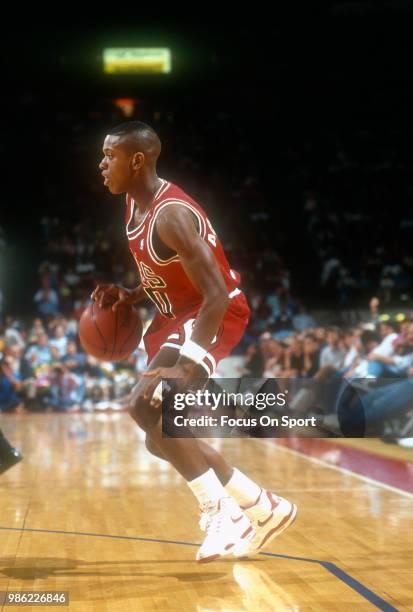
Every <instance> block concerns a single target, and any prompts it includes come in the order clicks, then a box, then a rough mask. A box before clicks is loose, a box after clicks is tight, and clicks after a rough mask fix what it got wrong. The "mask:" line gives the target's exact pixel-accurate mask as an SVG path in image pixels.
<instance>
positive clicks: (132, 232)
mask: <svg viewBox="0 0 413 612" xmlns="http://www.w3.org/2000/svg"><path fill="white" fill-rule="evenodd" d="M161 181H162V184H161V186H160V187H159V188H158V190H157V191H156V193H155V195H154V197H153V200H152V204H153V203H154V202H155V201H156V200H157V199H158V198H159V197H160V195H161V192H162V193H165V191H166V190H167V189H168V188H169V187H170V186H171V183H168V181H165V179H161ZM128 198H129V202H130V207H131V212H130V216H129V221H128V222H127V224H126V234H127V236H128V237H130V238H131V239H132V238H136V237H137V236H139V235H140V234H141V233H142V232H141V231H139V230H141V229H142V226H143V224H144V223H145V221H146V218H147V216H148V213H149V211H150V208H149V209H148V211H147V213H146V215H145V216H144V218H143V219H142V221H141V222H140V223H139V225H138V226H137V227H134V228H133V229H131V230H130V229H129V225H130V222H131V221H132V218H133V215H134V212H135V210H136V208H135V207H136V202H135V200H134V199H133V198H132V196H131V195H130V194H126V203H128ZM151 206H152V205H151ZM142 231H143V230H142ZM135 232H138V233H137V234H136V233H135Z"/></svg>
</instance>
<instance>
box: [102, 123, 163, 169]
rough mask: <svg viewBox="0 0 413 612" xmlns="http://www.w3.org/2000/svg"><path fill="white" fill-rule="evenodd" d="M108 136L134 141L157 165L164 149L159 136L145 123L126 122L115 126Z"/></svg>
mask: <svg viewBox="0 0 413 612" xmlns="http://www.w3.org/2000/svg"><path fill="white" fill-rule="evenodd" d="M108 135H109V136H125V137H126V139H127V140H129V141H132V142H133V144H134V145H135V146H137V147H139V149H140V150H141V151H143V152H144V153H145V154H146V155H147V156H148V158H152V161H153V162H154V163H156V160H157V159H158V157H159V154H160V152H161V149H162V144H161V141H160V138H159V136H158V134H157V133H156V132H155V130H154V129H153V128H152V127H151V126H150V125H148V124H147V123H143V121H125V122H124V123H120V124H119V125H115V127H113V128H112V129H111V130H110V131H109V132H108Z"/></svg>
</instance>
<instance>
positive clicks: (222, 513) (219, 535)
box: [196, 497, 255, 563]
mask: <svg viewBox="0 0 413 612" xmlns="http://www.w3.org/2000/svg"><path fill="white" fill-rule="evenodd" d="M201 510H202V515H201V520H200V522H199V526H200V528H201V529H202V530H203V531H206V534H207V535H206V538H205V540H204V542H203V544H202V546H201V547H200V548H199V549H198V552H197V555H196V560H197V561H198V562H199V563H209V562H210V561H215V560H216V559H219V558H220V557H224V556H226V555H230V554H231V553H232V552H233V550H234V548H235V547H238V546H241V545H246V544H247V542H248V541H249V540H250V539H251V538H253V537H254V535H255V531H254V528H253V526H252V524H251V521H250V519H249V518H248V517H247V515H246V514H244V512H243V511H242V510H241V508H240V507H239V505H238V504H237V502H236V501H235V499H233V498H232V497H223V498H222V499H220V500H219V501H218V502H217V503H214V502H208V503H206V504H203V505H202V506H201Z"/></svg>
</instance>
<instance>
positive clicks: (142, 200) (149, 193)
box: [129, 174, 162, 212]
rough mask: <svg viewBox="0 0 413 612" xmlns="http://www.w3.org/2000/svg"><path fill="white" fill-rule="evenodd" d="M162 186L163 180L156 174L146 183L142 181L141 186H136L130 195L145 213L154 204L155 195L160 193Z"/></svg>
mask: <svg viewBox="0 0 413 612" xmlns="http://www.w3.org/2000/svg"><path fill="white" fill-rule="evenodd" d="M161 184H162V180H161V179H160V178H159V177H158V176H157V175H156V174H154V175H153V176H151V177H150V178H148V179H147V180H145V181H142V182H141V183H140V184H139V185H135V186H134V187H133V189H131V190H130V191H129V194H130V195H131V196H132V198H133V199H134V200H135V202H136V204H137V206H138V208H139V210H140V212H145V210H147V209H148V208H149V207H150V205H151V204H152V202H153V198H154V196H155V193H156V192H157V191H158V189H159V187H160V186H161Z"/></svg>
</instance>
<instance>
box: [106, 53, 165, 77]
mask: <svg viewBox="0 0 413 612" xmlns="http://www.w3.org/2000/svg"><path fill="white" fill-rule="evenodd" d="M103 70H104V72H106V74H144V73H154V74H162V73H164V74H166V73H169V72H171V50H170V49H166V48H162V49H161V48H159V49H146V48H142V47H135V48H111V49H104V50H103Z"/></svg>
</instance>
